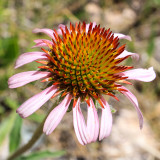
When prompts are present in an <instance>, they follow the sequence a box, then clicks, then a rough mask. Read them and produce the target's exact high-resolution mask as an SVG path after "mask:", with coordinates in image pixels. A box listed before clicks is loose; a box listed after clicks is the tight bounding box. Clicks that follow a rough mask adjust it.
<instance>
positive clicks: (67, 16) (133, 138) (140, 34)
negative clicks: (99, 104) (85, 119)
mask: <svg viewBox="0 0 160 160" xmlns="http://www.w3.org/2000/svg"><path fill="white" fill-rule="evenodd" d="M79 21H85V22H86V23H89V22H93V21H95V22H96V23H97V24H101V27H105V28H111V30H112V31H113V32H120V33H123V34H127V35H130V36H131V37H132V42H130V41H125V40H123V41H121V42H122V43H121V44H124V43H126V44H127V50H128V51H132V52H135V53H139V54H140V60H139V61H132V60H131V59H130V60H129V61H127V63H128V64H130V65H132V64H133V65H134V66H135V68H149V67H150V66H153V67H154V69H155V71H156V75H157V77H156V79H155V80H154V81H153V82H150V83H143V82H133V84H134V87H133V86H128V87H129V89H130V90H131V91H132V92H133V93H134V94H135V95H136V97H137V99H138V101H139V106H140V108H141V110H142V112H143V115H144V128H143V129H142V130H140V129H139V125H138V117H137V114H136V111H135V110H134V108H133V106H132V104H131V103H130V102H129V101H128V99H126V98H125V97H123V96H122V95H119V99H120V102H116V101H115V100H113V99H112V98H110V99H108V101H109V104H110V105H112V106H113V107H114V108H115V109H116V112H115V113H114V114H113V117H114V121H113V129H112V133H111V135H110V136H109V137H108V138H107V139H104V140H103V141H101V142H96V143H92V144H89V145H87V146H81V145H80V144H79V142H78V141H77V139H76V137H75V133H74V130H73V121H72V111H71V112H70V113H67V114H66V115H65V116H64V118H63V120H62V122H61V123H60V125H59V126H58V127H57V128H56V129H55V131H54V132H53V133H52V134H51V135H50V136H44V135H43V136H42V137H41V138H40V139H39V141H38V142H37V143H36V144H35V145H34V146H33V147H32V149H30V150H29V151H28V152H26V153H25V155H23V157H22V158H21V159H27V160H28V159H31V160H32V159H34V158H35V157H36V155H38V156H37V157H38V158H37V157H36V158H35V159H37V160H39V159H47V160H50V159H56V160H158V159H160V116H159V115H160V101H159V100H160V83H159V79H160V63H159V62H160V0H58V1H57V0H52V1H50V0H8V1H7V0H0V160H5V159H6V157H7V156H8V155H9V154H10V153H12V152H14V151H15V150H16V149H17V148H18V147H19V146H21V145H23V144H25V143H27V142H28V140H29V139H30V138H31V136H32V134H33V132H34V131H35V129H36V128H37V126H38V124H39V123H40V122H41V121H42V120H43V118H44V116H45V112H46V110H47V108H49V107H51V106H52V104H53V101H50V102H48V103H46V104H45V105H44V106H43V107H42V109H40V110H38V111H37V112H36V113H35V114H33V115H32V116H30V117H29V118H27V119H25V120H22V119H21V118H20V117H19V116H18V115H17V114H16V109H17V108H18V106H19V105H20V104H22V103H23V102H24V101H25V100H27V99H28V98H29V97H31V96H33V95H34V94H36V93H38V92H39V91H40V89H41V88H40V87H39V83H37V82H36V83H30V84H28V85H26V86H24V87H21V88H17V89H8V85H7V80H8V78H9V77H10V76H12V75H13V74H15V73H18V72H22V71H28V70H35V69H36V66H37V64H36V63H35V62H33V63H32V64H27V65H25V66H23V67H21V68H19V69H17V70H14V63H15V60H16V58H17V57H18V56H19V55H20V54H22V53H24V52H29V51H30V52H31V51H36V50H37V51H40V49H39V48H38V49H31V47H32V46H33V45H34V42H33V40H34V39H40V38H45V37H46V36H45V35H43V34H39V35H36V34H33V33H32V30H33V29H34V28H51V29H53V28H55V29H57V26H58V24H60V23H63V24H69V23H70V22H72V23H75V22H79ZM46 38H48V37H46ZM33 157H34V158H33ZM49 157H50V158H49ZM53 157H54V158H53Z"/></svg>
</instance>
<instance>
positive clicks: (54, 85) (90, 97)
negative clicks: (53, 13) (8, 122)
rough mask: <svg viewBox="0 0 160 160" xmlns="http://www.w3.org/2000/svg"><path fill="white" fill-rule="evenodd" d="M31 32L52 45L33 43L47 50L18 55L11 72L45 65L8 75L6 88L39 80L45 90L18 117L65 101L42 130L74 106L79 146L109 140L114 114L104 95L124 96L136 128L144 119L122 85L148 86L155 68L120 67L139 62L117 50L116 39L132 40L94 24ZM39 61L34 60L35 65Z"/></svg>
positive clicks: (48, 131) (40, 41)
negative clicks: (138, 83) (136, 120)
mask: <svg viewBox="0 0 160 160" xmlns="http://www.w3.org/2000/svg"><path fill="white" fill-rule="evenodd" d="M33 32H34V33H39V32H42V33H45V34H47V35H48V36H49V37H50V38H51V40H46V39H37V40H35V43H36V45H35V46H34V47H45V48H46V47H47V48H48V49H44V48H41V49H42V52H28V53H24V54H22V55H20V56H19V58H18V59H17V61H16V65H15V68H18V67H20V66H23V65H24V64H27V63H30V62H32V61H36V62H38V63H41V64H43V65H42V66H39V67H38V68H40V70H39V71H28V72H22V73H18V74H16V75H14V76H12V77H11V78H10V79H9V81H8V84H9V88H17V87H21V86H23V85H25V84H27V83H29V82H32V81H35V80H39V79H43V80H42V81H41V82H47V83H48V88H46V89H44V90H43V91H42V92H40V93H39V94H37V95H35V96H33V97H31V98H30V99H28V100H27V101H26V102H24V103H23V104H22V105H21V106H20V107H19V108H18V109H17V113H18V114H19V115H20V116H21V117H22V118H26V117H28V116H30V115H31V114H32V113H34V112H35V111H36V110H38V109H39V108H40V107H41V106H42V105H43V104H44V103H45V102H47V101H48V100H49V99H50V98H53V97H55V96H57V95H59V94H61V97H63V98H64V99H63V100H62V102H61V103H59V105H58V106H57V107H55V108H54V109H53V110H52V111H51V112H50V114H49V116H48V117H47V119H46V121H45V123H44V128H43V131H44V132H45V133H46V134H47V135H49V134H51V133H52V132H53V130H54V129H55V128H56V127H57V125H58V124H59V123H60V121H61V119H62V118H63V116H64V114H65V113H66V111H67V110H68V109H69V105H70V103H71V101H73V107H72V109H73V124H74V129H75V132H76V135H77V138H78V140H79V142H80V143H81V144H82V145H85V144H87V143H91V142H94V141H96V140H97V138H98V137H99V140H102V139H103V138H105V137H107V136H109V134H110V132H111V128H112V114H111V110H110V107H109V105H108V103H107V101H106V100H105V99H104V98H103V95H108V96H112V97H113V98H115V99H116V100H118V98H117V97H116V93H117V92H120V93H122V94H123V95H125V96H126V97H127V98H128V99H129V100H130V101H131V102H132V103H133V105H134V107H135V109H136V111H137V113H138V118H139V123H140V128H142V126H143V116H142V113H141V111H140V109H139V107H138V102H137V99H136V97H135V96H134V95H133V94H132V93H131V92H130V91H129V90H128V89H127V88H125V87H124V86H122V85H123V84H131V83H130V82H128V80H130V79H132V80H139V81H144V82H149V81H152V80H153V79H154V78H155V77H156V75H155V72H154V70H153V68H152V67H151V68H149V69H141V68H139V69H132V68H133V67H132V66H124V65H120V63H121V62H122V61H124V60H125V59H127V58H128V57H132V58H134V59H138V58H139V56H138V54H136V53H131V52H128V51H126V50H125V45H122V46H119V45H120V43H119V39H127V40H131V38H130V37H129V36H125V35H123V34H119V33H112V32H111V31H110V29H105V28H101V27H100V25H96V24H95V23H90V24H86V23H85V22H83V23H79V24H77V23H76V24H75V26H74V25H72V24H71V23H70V27H69V28H68V27H67V26H65V25H62V24H61V25H59V27H58V30H57V31H56V30H55V29H54V30H51V29H35V30H34V31H33ZM37 60H38V61H37ZM95 101H98V103H99V104H100V106H101V111H102V114H101V122H100V123H99V118H98V114H97V108H96V107H95V104H94V103H95ZM81 102H86V103H87V109H88V117H87V123H85V120H84V117H83V114H82V112H81V107H80V104H81Z"/></svg>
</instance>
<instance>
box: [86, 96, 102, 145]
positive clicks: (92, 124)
mask: <svg viewBox="0 0 160 160" xmlns="http://www.w3.org/2000/svg"><path fill="white" fill-rule="evenodd" d="M87 131H88V134H89V137H90V142H95V141H96V140H97V138H98V134H99V119H98V114H97V110H96V108H95V106H94V103H93V100H92V99H91V98H90V106H88V118H87Z"/></svg>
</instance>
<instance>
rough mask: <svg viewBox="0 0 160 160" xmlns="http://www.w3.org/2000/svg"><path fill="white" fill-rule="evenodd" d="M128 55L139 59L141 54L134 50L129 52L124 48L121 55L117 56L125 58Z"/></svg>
mask: <svg viewBox="0 0 160 160" xmlns="http://www.w3.org/2000/svg"><path fill="white" fill-rule="evenodd" d="M126 56H131V57H132V58H133V59H135V60H139V55H138V54H137V53H132V52H128V51H126V50H124V51H123V52H122V53H121V54H120V55H119V56H117V57H116V59H117V58H123V57H126Z"/></svg>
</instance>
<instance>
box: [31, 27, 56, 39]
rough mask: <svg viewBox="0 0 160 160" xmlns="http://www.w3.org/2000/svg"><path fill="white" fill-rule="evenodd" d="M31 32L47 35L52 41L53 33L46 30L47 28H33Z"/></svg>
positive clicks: (50, 30)
mask: <svg viewBox="0 0 160 160" xmlns="http://www.w3.org/2000/svg"><path fill="white" fill-rule="evenodd" d="M32 32H33V33H44V34H47V35H48V36H49V37H51V38H52V39H54V36H53V32H54V31H53V30H52V29H48V28H43V29H40V28H35V29H34V30H33V31H32Z"/></svg>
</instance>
